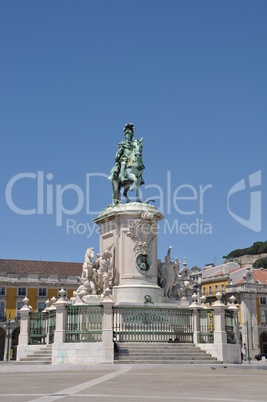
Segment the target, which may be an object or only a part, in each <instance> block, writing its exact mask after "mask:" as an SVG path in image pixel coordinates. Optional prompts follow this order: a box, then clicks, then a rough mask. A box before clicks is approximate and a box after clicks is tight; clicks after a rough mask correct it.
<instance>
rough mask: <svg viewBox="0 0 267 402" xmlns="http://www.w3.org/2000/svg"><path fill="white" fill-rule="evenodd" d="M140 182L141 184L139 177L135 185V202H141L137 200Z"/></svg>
mask: <svg viewBox="0 0 267 402" xmlns="http://www.w3.org/2000/svg"><path fill="white" fill-rule="evenodd" d="M140 182H141V177H139V178H138V180H137V183H136V187H135V188H136V202H141V200H140V198H139V189H140Z"/></svg>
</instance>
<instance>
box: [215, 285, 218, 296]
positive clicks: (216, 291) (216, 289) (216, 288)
mask: <svg viewBox="0 0 267 402" xmlns="http://www.w3.org/2000/svg"><path fill="white" fill-rule="evenodd" d="M216 293H218V285H215V294H216Z"/></svg>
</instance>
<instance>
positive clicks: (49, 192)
mask: <svg viewBox="0 0 267 402" xmlns="http://www.w3.org/2000/svg"><path fill="white" fill-rule="evenodd" d="M93 179H97V180H98V185H99V182H100V180H105V181H106V180H108V175H107V174H104V173H87V174H86V176H85V187H84V188H82V187H80V186H78V185H77V184H73V183H69V184H65V185H61V184H56V183H54V182H53V180H54V175H53V174H52V173H45V172H43V171H38V172H36V173H33V172H23V173H18V174H16V175H15V176H13V177H12V178H11V179H10V180H9V181H8V183H7V185H6V189H5V198H6V203H7V205H8V207H9V209H10V210H11V211H13V212H14V213H16V214H19V215H26V216H27V215H35V214H36V215H45V214H47V215H54V216H55V223H56V226H60V227H61V226H63V225H66V233H67V234H79V235H86V236H87V238H89V237H91V236H92V235H93V234H94V233H97V230H98V225H96V224H95V223H93V224H92V225H90V224H89V223H83V222H77V221H76V219H74V216H75V215H78V214H79V213H80V212H82V211H83V212H85V213H86V215H94V216H97V215H98V214H99V213H100V211H92V210H91V202H90V198H91V197H93V196H94V194H95V186H93V184H92V180H93ZM26 181H27V184H28V185H29V184H30V185H32V186H33V187H32V190H33V192H34V193H35V194H36V197H37V198H36V204H35V205H31V208H30V207H29V208H22V207H21V205H20V200H19V197H18V196H17V193H16V186H18V188H21V186H23V185H25V182H26ZM248 183H249V184H248V185H246V180H245V179H242V180H240V181H238V182H237V183H236V184H234V185H233V186H232V187H231V188H230V190H229V191H228V194H227V197H226V204H227V210H228V213H229V214H230V216H231V217H232V218H233V219H234V220H235V221H237V222H238V223H239V224H241V225H242V226H244V227H246V228H248V229H250V230H252V231H255V232H259V231H260V230H261V190H260V189H259V187H260V186H261V171H257V172H255V173H253V174H251V175H249V178H248ZM143 188H144V190H146V189H149V190H150V191H151V190H153V191H154V193H155V196H152V197H151V196H150V199H151V198H153V199H155V200H156V201H157V205H158V209H159V210H160V211H162V212H163V213H164V214H166V215H167V216H165V219H164V222H163V223H162V222H161V223H160V224H159V227H160V229H161V231H163V233H164V234H166V233H169V234H178V235H179V234H193V235H202V234H205V235H208V234H209V235H211V234H212V233H213V227H212V224H211V223H210V222H207V221H206V220H205V219H204V212H205V208H204V206H205V207H206V205H205V202H206V198H207V197H208V196H209V195H210V191H211V190H212V189H213V185H212V184H205V185H202V184H200V185H198V186H193V185H191V184H181V185H179V186H177V187H175V186H174V184H173V182H172V177H171V172H170V171H167V177H166V188H164V189H163V188H162V187H161V186H159V185H157V184H149V185H144V186H143ZM240 192H244V197H248V196H249V203H250V215H249V218H248V219H247V218H245V217H243V216H240V215H238V214H237V213H236V212H233V210H232V205H231V200H232V197H234V195H235V194H237V193H240ZM70 194H71V196H72V199H73V198H74V199H75V200H76V201H75V203H74V204H75V205H73V206H72V208H70V207H69V205H68V202H66V201H67V200H68V198H69V196H70ZM140 197H141V199H144V197H143V194H142V191H141V189H140ZM30 202H31V201H30ZM144 202H146V201H145V200H144ZM33 206H34V207H33ZM173 212H174V213H176V214H177V216H178V218H175V219H174V218H173ZM170 215H172V218H169V217H168V216H170ZM68 217H71V218H68ZM184 217H188V219H187V220H186V221H185V218H184ZM189 220H190V223H188V221H189Z"/></svg>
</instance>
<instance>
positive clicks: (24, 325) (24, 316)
mask: <svg viewBox="0 0 267 402" xmlns="http://www.w3.org/2000/svg"><path fill="white" fill-rule="evenodd" d="M23 302H24V306H23V307H22V308H21V309H20V310H19V313H20V334H19V343H18V345H19V346H21V345H28V344H29V329H30V317H29V314H30V311H31V309H30V308H29V306H28V303H29V299H28V298H27V297H25V298H24V300H23Z"/></svg>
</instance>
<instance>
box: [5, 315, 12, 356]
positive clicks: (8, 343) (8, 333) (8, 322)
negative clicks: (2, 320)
mask: <svg viewBox="0 0 267 402" xmlns="http://www.w3.org/2000/svg"><path fill="white" fill-rule="evenodd" d="M5 327H6V329H7V349H6V361H7V362H8V361H9V345H10V329H11V320H10V313H9V317H8V321H7V325H5Z"/></svg>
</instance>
